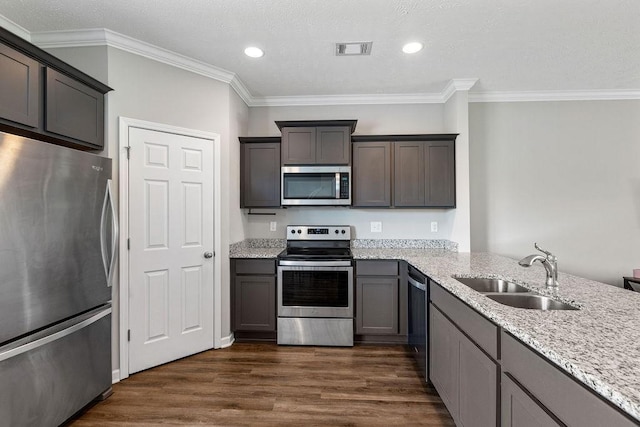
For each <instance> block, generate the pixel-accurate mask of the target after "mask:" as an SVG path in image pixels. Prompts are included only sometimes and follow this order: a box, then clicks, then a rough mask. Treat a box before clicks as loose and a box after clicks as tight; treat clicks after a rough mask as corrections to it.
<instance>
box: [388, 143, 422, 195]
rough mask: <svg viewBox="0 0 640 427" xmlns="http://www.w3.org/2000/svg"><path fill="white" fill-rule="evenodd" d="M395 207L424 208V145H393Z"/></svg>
mask: <svg viewBox="0 0 640 427" xmlns="http://www.w3.org/2000/svg"><path fill="white" fill-rule="evenodd" d="M393 154H394V192H393V204H394V205H395V206H406V207H411V206H424V203H425V199H424V196H425V191H424V183H425V180H424V172H425V171H424V143H423V142H396V143H394V153H393Z"/></svg>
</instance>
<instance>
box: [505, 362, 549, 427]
mask: <svg viewBox="0 0 640 427" xmlns="http://www.w3.org/2000/svg"><path fill="white" fill-rule="evenodd" d="M501 387H502V388H501V390H500V392H501V399H500V400H501V407H502V408H501V411H502V427H557V426H560V425H561V424H559V423H557V422H556V421H555V420H554V419H553V417H552V416H551V415H549V414H548V413H547V411H545V410H544V409H543V407H542V406H541V405H540V404H538V402H536V401H535V400H533V398H532V397H530V396H529V395H528V394H527V393H525V392H524V390H522V389H521V388H520V387H519V386H518V384H516V383H515V382H513V381H512V380H511V377H509V376H508V375H505V374H502V380H501Z"/></svg>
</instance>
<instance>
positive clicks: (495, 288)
mask: <svg viewBox="0 0 640 427" xmlns="http://www.w3.org/2000/svg"><path fill="white" fill-rule="evenodd" d="M456 280H457V281H458V282H461V283H463V284H465V285H467V286H468V287H470V288H471V289H473V290H474V291H478V292H482V293H487V292H500V293H502V292H510V293H511V292H530V290H529V289H527V288H525V287H524V286H520V285H516V284H515V283H511V282H508V281H506V280H502V279H488V278H484V277H456Z"/></svg>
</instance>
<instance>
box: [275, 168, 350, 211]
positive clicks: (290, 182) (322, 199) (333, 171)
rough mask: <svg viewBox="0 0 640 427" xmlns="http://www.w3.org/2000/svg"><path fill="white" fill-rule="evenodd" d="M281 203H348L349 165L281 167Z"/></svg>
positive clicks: (333, 204) (285, 204)
mask: <svg viewBox="0 0 640 427" xmlns="http://www.w3.org/2000/svg"><path fill="white" fill-rule="evenodd" d="M280 184H281V186H280V188H281V194H282V197H281V203H282V206H349V205H351V167H350V166H283V167H282V180H281V182H280Z"/></svg>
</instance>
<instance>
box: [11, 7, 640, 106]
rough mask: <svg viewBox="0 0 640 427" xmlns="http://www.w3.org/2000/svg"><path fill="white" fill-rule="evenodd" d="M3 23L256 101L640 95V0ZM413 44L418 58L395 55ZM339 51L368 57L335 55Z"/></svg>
mask: <svg viewBox="0 0 640 427" xmlns="http://www.w3.org/2000/svg"><path fill="white" fill-rule="evenodd" d="M0 15H3V16H5V17H6V18H8V19H9V20H11V21H13V22H15V23H16V24H18V25H20V26H22V27H24V28H25V29H26V30H28V31H30V32H31V33H37V32H41V31H52V30H74V29H89V28H107V29H110V30H112V31H116V32H118V33H122V34H124V35H127V36H130V37H133V38H135V39H138V40H141V41H144V42H147V43H151V44H153V45H156V46H159V47H162V48H165V49H168V50H171V51H174V52H177V53H180V54H183V55H186V56H189V57H192V58H194V59H197V60H200V61H204V62H206V63H208V64H211V65H215V66H217V67H220V68H223V69H226V70H229V71H232V72H234V73H236V74H237V75H238V77H239V78H240V80H242V82H243V83H244V84H245V85H246V87H247V88H248V89H249V91H250V92H251V94H252V95H253V96H258V97H260V96H296V95H297V96H314V95H338V94H341V95H344V94H414V93H438V92H440V91H442V90H443V88H444V87H445V85H446V83H447V82H448V81H449V80H450V79H452V78H467V77H476V78H479V81H478V84H477V85H476V86H475V87H474V89H473V90H474V91H481V92H493V91H518V92H525V91H570V90H580V91H589V90H638V89H640V25H639V24H638V23H639V22H640V1H638V0H606V1H605V0H562V1H558V0H535V1H534V0H449V1H447V0H317V1H311V0H251V1H250V0H0ZM412 40H418V41H421V42H423V43H424V44H425V49H423V50H422V51H421V52H419V53H418V54H416V55H413V56H408V55H405V54H403V53H401V46H402V44H404V43H405V42H407V41H412ZM342 41H373V49H372V53H371V55H370V56H363V57H336V56H335V55H334V50H335V43H336V42H342ZM248 45H257V46H259V47H261V48H263V49H264V51H265V56H264V57H263V58H261V59H251V58H247V57H246V56H244V54H243V53H242V52H243V50H244V48H245V47H246V46H248Z"/></svg>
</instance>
